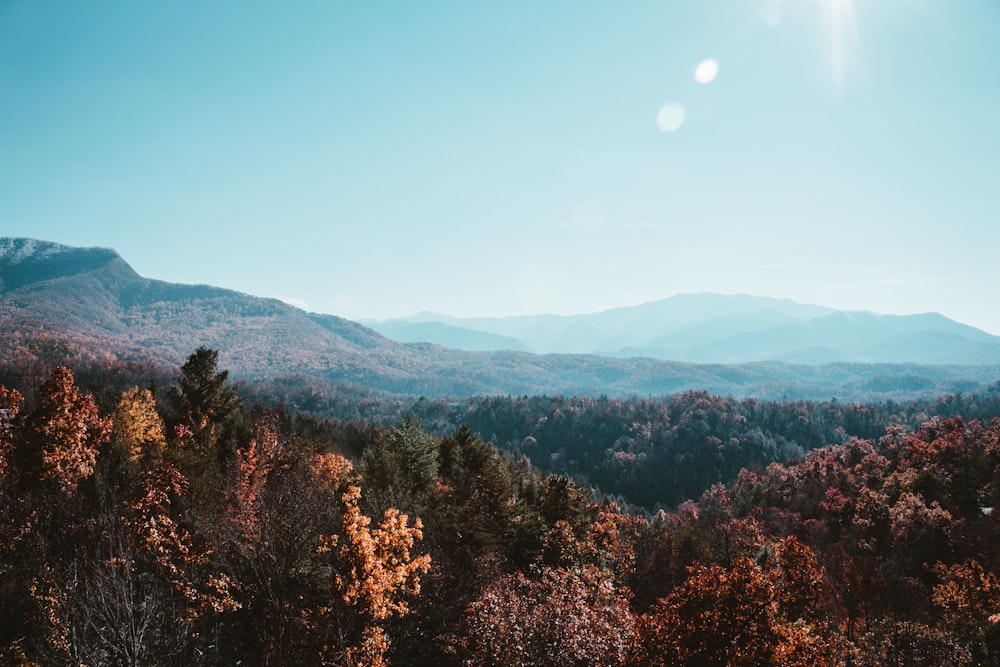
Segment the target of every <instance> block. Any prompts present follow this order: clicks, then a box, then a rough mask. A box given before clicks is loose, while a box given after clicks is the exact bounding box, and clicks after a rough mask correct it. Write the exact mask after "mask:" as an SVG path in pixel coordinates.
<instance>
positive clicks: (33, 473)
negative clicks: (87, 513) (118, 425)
mask: <svg viewBox="0 0 1000 667" xmlns="http://www.w3.org/2000/svg"><path fill="white" fill-rule="evenodd" d="M110 432H111V419H110V418H108V417H101V416H100V415H99V414H98V411H97V405H96V404H95V403H94V399H93V397H92V396H91V395H90V394H83V393H81V392H80V390H79V389H78V388H77V387H76V386H75V385H74V384H73V371H71V370H70V369H68V368H66V367H64V366H57V367H55V368H53V369H52V375H51V377H50V378H49V380H47V381H46V382H45V384H43V385H42V388H41V391H40V395H39V398H38V405H37V407H36V408H35V409H34V410H33V411H32V412H31V414H29V415H28V417H27V421H26V423H25V428H24V438H23V439H22V443H21V446H20V447H19V451H17V452H16V453H15V456H16V458H17V459H18V460H17V463H18V468H19V469H20V473H21V475H22V479H23V481H24V482H27V483H29V484H31V483H33V482H34V481H35V480H38V481H40V482H42V483H51V484H54V485H55V486H56V487H58V489H59V490H60V491H61V492H62V493H63V494H64V495H73V493H74V492H75V491H76V488H77V485H78V484H79V483H80V481H81V480H83V479H85V478H87V477H89V476H90V475H91V473H93V472H94V463H95V462H96V460H97V454H98V451H99V448H100V446H101V445H102V444H103V443H105V442H106V441H107V439H108V436H109V434H110Z"/></svg>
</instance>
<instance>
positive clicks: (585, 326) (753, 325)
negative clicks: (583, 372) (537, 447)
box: [369, 294, 1000, 365]
mask: <svg viewBox="0 0 1000 667" xmlns="http://www.w3.org/2000/svg"><path fill="white" fill-rule="evenodd" d="M369 326H371V327H372V328H373V329H375V330H376V331H379V332H381V333H383V334H385V335H386V336H389V337H391V338H394V339H397V340H406V341H416V340H422V341H425V342H430V343H439V344H452V345H454V346H455V347H463V346H462V345H456V344H455V343H456V342H457V341H459V340H460V338H459V337H458V336H456V334H455V332H456V331H458V330H461V331H463V332H464V333H465V336H466V337H467V338H468V339H470V340H472V339H474V338H473V336H474V334H475V333H477V332H478V333H479V334H480V335H481V336H482V335H486V334H497V335H501V336H505V337H506V338H505V339H504V341H503V342H502V343H498V345H497V346H496V347H493V348H491V349H511V346H512V343H511V341H510V339H514V340H515V341H517V342H520V343H522V344H523V345H524V347H525V348H526V349H528V350H530V351H532V352H537V353H552V352H564V353H567V352H572V353H582V354H604V355H610V356H619V357H633V356H647V357H656V358H659V359H670V360H674V361H686V362H692V363H717V364H734V363H748V362H755V361H783V362H789V363H800V364H826V363H833V362H846V363H922V364H966V365H981V364H1000V336H993V335H991V334H989V333H986V332H985V331H981V330H980V329H976V328H974V327H970V326H967V325H964V324H960V323H958V322H955V321H953V320H950V319H948V318H947V317H944V316H943V315H939V314H937V313H927V314H922V315H877V314H874V313H868V312H848V311H838V310H833V309H831V308H825V307H823V306H814V305H807V304H800V303H795V302H794V301H789V300H787V299H771V298H764V297H754V296H747V295H735V296H725V295H721V294H683V295H679V296H675V297H671V298H669V299H663V300H660V301H655V302H652V303H647V304H643V305H640V306H633V307H629V308H614V309H611V310H607V311H604V312H601V313H593V314H589V315H572V316H556V315H537V316H525V317H509V318H468V319H458V318H452V317H448V316H443V315H434V314H432V313H420V314H418V315H415V316H413V317H409V318H401V319H396V320H389V321H386V322H371V323H369ZM446 333H447V336H446V335H445V334H446ZM475 340H477V342H478V343H479V344H480V347H478V348H476V349H483V348H482V347H481V345H482V344H483V343H484V342H486V341H488V339H485V338H480V339H475Z"/></svg>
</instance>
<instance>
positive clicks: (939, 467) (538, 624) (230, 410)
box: [0, 348, 1000, 667]
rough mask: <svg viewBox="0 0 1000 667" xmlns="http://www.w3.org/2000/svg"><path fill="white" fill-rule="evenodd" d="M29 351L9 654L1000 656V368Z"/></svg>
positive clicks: (4, 475)
mask: <svg viewBox="0 0 1000 667" xmlns="http://www.w3.org/2000/svg"><path fill="white" fill-rule="evenodd" d="M47 352H51V351H46V350H45V349H39V350H36V353H35V354H34V355H32V356H31V359H29V360H27V361H26V362H25V363H24V364H22V365H21V366H19V367H17V368H7V369H3V374H2V375H0V379H2V380H3V383H4V386H3V388H0V665H8V664H9V665H92V666H93V665H190V664H202V665H234V664H244V665H250V664H259V665H283V664H295V665H313V664H317V665H318V664H329V665H387V664H394V665H423V664H435V665H456V666H457V665H470V666H477V665H553V666H563V665H565V666H570V665H608V666H612V665H636V666H640V665H643V666H644V665H649V666H652V665H692V666H694V665H699V666H700V665H719V666H723V665H737V666H744V665H746V666H763V665H792V666H796V665H802V666H805V665H810V666H811V665H841V664H842V665H857V666H864V667H868V666H872V667H875V666H880V667H881V666H890V665H892V666H895V665H945V664H948V665H995V664H1000V579H998V572H1000V540H998V539H997V535H998V528H1000V526H998V523H997V522H998V520H1000V517H998V516H995V515H994V508H995V507H996V505H997V503H998V500H1000V497H998V496H1000V474H998V473H1000V420H997V419H996V418H997V417H1000V405H998V401H1000V398H998V395H997V394H998V392H995V391H991V392H988V393H985V394H982V395H974V396H961V395H953V396H948V397H944V398H942V399H938V400H935V401H922V402H906V403H883V404H841V403H838V402H834V401H830V402H816V403H813V402H796V401H778V402H762V401H754V400H743V401H736V400H733V399H729V398H723V397H717V396H712V395H709V394H705V393H698V392H694V393H685V394H680V395H677V396H672V397H664V398H632V399H608V398H570V397H534V398H531V397H520V398H519V397H485V398H476V399H468V400H462V401H438V400H434V401H431V400H404V399H400V398H398V397H389V396H385V395H380V394H375V393H369V394H366V395H363V396H353V397H352V396H351V395H350V393H349V391H348V389H347V388H342V390H341V389H338V388H336V387H325V388H320V389H317V388H316V387H309V386H305V385H296V384H295V383H294V382H291V381H290V382H288V383H286V384H284V385H277V384H269V385H259V386H257V385H252V384H248V383H234V382H231V381H230V380H229V378H228V374H227V373H226V371H225V370H221V369H219V368H218V355H217V353H216V352H215V351H213V350H210V349H206V348H200V349H199V350H197V351H196V352H195V353H194V354H192V355H191V356H190V358H189V359H188V360H187V362H186V363H185V364H184V365H183V366H182V367H181V368H180V369H179V371H170V370H165V369H156V368H150V367H147V366H121V365H116V364H106V365H103V366H101V365H95V364H92V365H88V366H86V367H79V368H73V369H71V368H69V367H67V366H64V365H57V364H53V363H49V361H50V360H51V359H54V358H56V356H57V355H55V354H47ZM56 352H57V351H56ZM29 361H30V363H28V362H29ZM494 445H495V446H494Z"/></svg>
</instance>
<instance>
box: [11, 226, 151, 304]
mask: <svg viewBox="0 0 1000 667" xmlns="http://www.w3.org/2000/svg"><path fill="white" fill-rule="evenodd" d="M113 262H115V263H119V264H121V267H122V268H127V269H128V270H129V271H131V267H129V266H128V264H126V262H125V260H123V259H122V258H121V256H120V255H119V254H118V253H117V252H115V251H114V250H112V249H111V248H97V247H94V248H74V247H71V246H65V245H61V244H59V243H53V242H51V241H40V240H38V239H31V238H14V237H3V238H0V291H3V292H6V291H9V290H12V289H16V288H18V287H24V286H26V285H30V284H33V283H38V282H44V281H46V280H53V279H55V278H64V277H67V276H74V275H78V274H81V273H86V272H88V271H94V270H96V269H101V268H104V267H106V266H108V265H109V264H111V263H113Z"/></svg>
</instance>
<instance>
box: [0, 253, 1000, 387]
mask: <svg viewBox="0 0 1000 667" xmlns="http://www.w3.org/2000/svg"><path fill="white" fill-rule="evenodd" d="M760 304H765V305H766V308H761V307H760ZM681 310H684V312H686V313H687V314H688V315H687V316H686V318H683V319H682V318H679V317H676V316H674V315H672V314H671V313H678V312H681ZM647 313H652V314H654V315H655V317H654V316H648V315H647ZM482 322H483V321H478V320H477V321H474V322H471V323H470V322H469V321H464V320H447V321H441V320H440V319H435V318H434V317H433V316H422V317H420V318H415V321H413V322H409V323H408V325H409V324H412V325H422V329H421V328H420V327H417V328H416V329H414V328H410V329H409V330H410V331H413V330H418V331H421V330H422V331H423V332H424V334H423V337H426V338H431V337H433V336H432V335H431V334H433V335H435V336H438V337H450V338H448V339H449V340H456V339H457V340H458V341H459V342H462V345H463V346H466V347H471V346H476V345H478V346H480V347H482V348H486V349H487V350H489V351H469V350H461V349H453V348H451V347H445V346H442V345H440V344H434V343H429V342H399V341H396V340H392V339H391V338H388V337H386V336H383V335H381V334H380V333H378V332H376V331H375V330H373V329H372V328H369V327H366V326H364V325H362V324H360V323H358V322H353V321H350V320H346V319H343V318H340V317H336V316H333V315H322V314H316V313H307V312H305V311H303V310H300V309H298V308H295V307H293V306H291V305H288V304H285V303H283V302H281V301H278V300H276V299H268V298H261V297H256V296H252V295H248V294H243V293H240V292H235V291H232V290H226V289H221V288H218V287H211V286H207V285H181V284H174V283H168V282H163V281H159V280H154V279H150V278H145V277H142V276H140V275H139V274H138V273H136V272H135V271H134V270H133V269H132V267H131V266H129V264H128V263H127V262H126V261H125V260H124V259H123V258H122V257H121V256H119V255H118V253H117V252H115V251H114V250H111V249H107V248H75V247H68V246H64V245H60V244H57V243H52V242H47V241H39V240H34V239H24V238H0V361H5V362H10V361H12V360H14V359H15V358H17V355H19V354H23V352H24V350H25V349H27V348H28V347H30V345H31V343H32V341H35V340H38V339H39V338H41V337H48V338H50V339H57V340H59V341H64V342H66V343H67V344H69V345H70V346H72V348H73V349H74V350H75V351H76V353H77V355H78V356H79V357H80V358H82V359H87V360H98V361H105V360H107V361H110V360H126V361H139V362H151V363H156V364H161V365H171V366H175V365H178V364H180V363H182V362H183V361H184V359H186V358H187V356H188V355H189V354H190V353H191V352H193V351H194V350H195V349H196V348H197V347H199V346H202V345H204V346H208V347H211V348H214V349H217V350H219V352H220V363H221V364H222V366H223V367H224V368H228V369H229V370H230V371H231V372H232V374H233V375H234V376H235V377H239V378H244V379H248V380H269V379H274V378H279V377H287V376H293V375H297V376H306V377H314V378H317V379H318V380H323V381H333V382H341V383H349V384H351V385H353V386H356V387H359V388H365V389H374V390H380V391H387V392H393V393H398V394H407V395H415V396H416V395H425V396H433V397H446V396H447V397H462V396H469V395H473V394H540V393H547V394H556V393H563V394H580V395H585V394H586V395H596V394H608V395H628V394H663V393H672V392H677V391H683V390H689V389H702V390H706V391H710V392H714V393H720V394H731V395H734V396H758V397H762V398H772V397H778V398H780V397H782V396H787V397H792V398H798V397H802V398H830V397H831V396H837V397H840V398H860V397H871V396H896V397H902V396H909V395H914V394H923V395H927V394H932V393H947V392H951V391H964V392H968V391H974V390H976V389H978V388H981V387H983V386H985V385H986V384H989V383H992V382H994V381H996V380H997V379H998V378H1000V367H998V366H997V365H996V364H998V363H1000V361H998V360H1000V356H995V355H996V354H997V352H996V347H995V346H998V345H1000V344H998V342H997V339H996V337H992V336H990V335H989V334H986V333H984V332H980V331H978V330H975V329H972V328H971V327H965V326H964V325H961V324H958V323H955V322H951V321H950V320H947V319H946V318H943V317H941V316H940V315H928V316H913V317H911V318H902V317H899V318H894V317H889V316H876V315H871V314H858V313H841V312H837V311H832V310H830V309H824V308H822V307H819V306H805V305H801V304H795V303H793V302H790V301H781V300H767V299H765V300H760V299H756V298H755V297H745V296H742V297H723V296H719V295H691V296H685V297H675V298H674V299H668V300H665V301H661V302H656V303H653V304H647V305H646V306H638V307H635V308H623V309H615V310H612V311H606V312H605V313H602V314H598V315H592V316H576V317H570V318H565V317H557V316H539V317H537V318H509V319H497V320H488V321H486V322H489V323H490V326H491V328H492V330H487V329H488V327H486V326H485V325H484V324H483V323H482ZM726 322H728V323H729V327H730V328H729V331H730V332H735V333H733V335H731V336H730V338H737V339H738V340H739V341H741V344H742V345H743V346H744V350H745V351H744V352H734V351H732V350H736V349H737V348H736V347H735V346H733V345H731V344H727V345H728V347H727V345H723V343H725V342H726V340H727V339H726V338H725V337H724V336H723V332H724V331H725V329H726V326H725V323H726ZM473 324H474V325H475V326H472V325H473ZM501 324H502V325H503V326H500V325H501ZM475 327H480V328H475ZM782 327H786V329H785V330H787V332H788V333H787V335H785V336H784V337H783V339H784V340H789V341H797V342H796V343H795V346H794V347H782V346H781V345H780V344H779V343H780V341H781V340H782V338H780V337H779V338H778V339H775V332H781V331H783V329H782ZM845 331H869V332H870V333H869V334H866V336H867V337H865V338H863V339H862V338H860V337H859V338H857V339H856V340H857V341H860V342H857V343H856V346H857V349H859V350H862V351H863V352H864V354H865V355H869V356H867V357H865V358H866V359H873V358H875V356H874V355H875V353H876V352H877V350H878V347H879V345H882V346H883V348H884V349H885V354H886V355H887V356H886V357H885V358H884V359H883V360H882V361H888V360H892V361H904V360H906V361H913V360H914V359H917V356H916V355H917V353H918V352H919V353H920V354H926V352H925V350H927V349H928V348H929V347H933V345H932V344H931V343H928V342H927V341H932V340H937V344H938V347H939V348H941V349H940V351H939V353H938V356H937V357H934V361H933V363H928V362H927V361H924V363H921V364H915V363H906V364H897V363H877V364H876V363H855V362H853V361H851V362H845V361H841V360H839V359H837V362H836V363H826V364H822V365H815V364H805V363H801V361H803V359H796V358H795V357H796V356H800V357H809V358H810V359H815V358H816V357H815V354H807V351H808V350H810V349H816V350H818V349H821V348H825V349H828V350H830V351H831V352H829V354H830V355H831V356H832V357H835V358H836V357H837V355H841V354H844V353H843V352H842V351H841V350H842V349H843V346H842V345H841V343H842V342H843V341H841V340H840V338H841V337H843V336H845V335H847V334H845V333H844V332H845ZM469 332H471V333H469ZM928 332H929V333H928ZM529 334H530V335H529ZM462 337H465V338H464V342H463V341H462V340H461V339H462ZM560 340H562V341H567V342H566V345H565V346H564V347H563V348H561V352H560V353H553V352H552V350H553V347H551V346H554V345H556V342H557V341H560ZM572 341H576V342H575V343H572ZM609 341H618V342H619V343H621V345H617V343H616V344H615V346H612V344H611V343H610V342H609ZM683 341H687V344H686V345H683V346H682V345H681V343H682V342H683ZM806 343H810V344H808V345H807V344H806ZM546 345H548V346H550V347H546ZM594 345H598V347H603V346H608V347H606V349H608V350H611V351H612V352H614V353H615V354H616V355H618V356H600V355H592V354H580V353H579V352H580V350H582V349H591V348H593V346H594ZM713 345H714V346H716V347H717V348H718V349H728V350H730V352H727V354H728V355H730V356H729V358H730V359H741V360H745V359H748V358H749V357H748V356H746V355H757V356H756V357H754V358H759V359H767V358H768V356H767V355H766V354H765V353H764V352H761V351H762V350H767V349H773V350H784V351H783V352H782V353H781V354H780V355H779V354H777V353H775V354H774V355H773V356H772V357H770V358H771V359H780V358H782V356H784V357H785V358H787V360H788V361H796V362H798V363H781V362H776V361H773V360H768V361H754V362H753V363H739V364H728V363H727V364H723V363H711V364H705V363H698V364H695V363H690V362H688V361H678V360H665V359H655V358H651V357H649V356H624V355H627V354H629V350H632V351H634V352H635V353H637V354H650V351H651V350H668V349H671V346H675V347H677V348H678V349H683V350H686V351H687V352H686V354H688V355H689V356H696V355H695V352H693V351H694V350H699V349H701V350H704V351H702V352H699V353H698V354H701V355H702V357H700V358H709V357H708V356H706V355H708V351H707V350H708V349H709V348H710V347H711V346H713ZM838 345H840V346H839V347H838ZM519 346H520V347H521V349H517V348H518V347H519ZM768 346H770V347H768ZM976 346H979V347H978V348H977V347H976ZM490 348H505V349H501V350H491V349H490ZM526 349H531V350H541V351H544V352H547V353H546V354H534V353H532V352H528V351H526ZM977 349H979V350H980V351H981V356H978V357H977V356H975V350H977ZM901 350H902V351H904V352H905V351H906V350H910V352H906V353H905V354H904V353H903V352H901ZM911 353H912V354H913V355H915V356H913V357H912V358H909V357H907V355H908V354H911ZM762 354H763V356H760V355H762ZM740 355H744V356H742V357H741V356H740ZM892 355H895V356H892ZM720 358H721V357H720ZM924 359H926V357H924ZM977 359H978V361H974V360H977ZM944 362H948V363H946V364H945V363H944ZM970 364H971V365H970Z"/></svg>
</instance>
